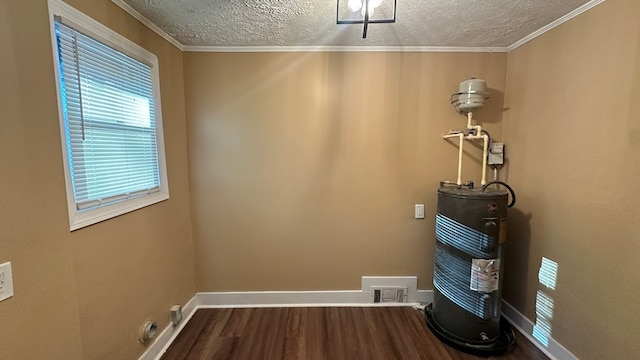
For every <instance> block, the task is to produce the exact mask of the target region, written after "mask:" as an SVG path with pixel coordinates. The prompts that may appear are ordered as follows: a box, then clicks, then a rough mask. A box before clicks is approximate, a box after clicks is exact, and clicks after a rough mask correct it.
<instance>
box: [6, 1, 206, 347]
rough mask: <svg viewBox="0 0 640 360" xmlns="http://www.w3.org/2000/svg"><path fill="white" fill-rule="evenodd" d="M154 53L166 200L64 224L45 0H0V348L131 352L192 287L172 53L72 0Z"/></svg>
mask: <svg viewBox="0 0 640 360" xmlns="http://www.w3.org/2000/svg"><path fill="white" fill-rule="evenodd" d="M69 4H71V5H73V6H76V7H77V8H78V9H79V10H81V11H83V12H84V13H85V14H87V15H89V16H91V17H93V18H94V19H96V20H98V21H100V22H102V23H103V24H106V25H107V26H109V27H111V28H112V29H114V30H116V31H118V32H120V33H121V34H124V35H125V36H127V37H128V38H130V39H132V40H133V41H135V42H137V43H139V44H141V45H142V46H143V47H145V48H147V49H148V50H150V51H152V52H154V53H155V54H156V55H157V56H158V58H159V62H160V72H161V91H162V105H163V115H164V129H165V145H166V152H167V165H168V175H169V182H170V184H169V185H170V193H171V199H169V200H167V201H165V202H163V203H160V204H156V205H153V206H150V207H147V208H144V209H141V210H138V211H135V212H133V213H129V214H125V215H122V216H120V217H118V218H115V219H111V220H108V221H105V222H102V223H100V224H96V225H93V226H90V227H88V228H84V229H81V230H77V231H75V232H73V233H70V232H69V224H68V218H67V208H66V195H65V185H64V176H63V170H62V150H61V142H60V135H59V134H60V132H59V125H58V124H59V122H58V114H57V100H56V91H55V80H54V72H53V60H52V59H53V55H52V51H51V40H50V34H49V21H48V14H47V2H46V1H45V0H29V1H23V0H1V1H0V48H2V52H0V123H1V129H2V130H1V131H0V168H1V169H2V175H1V176H0V194H1V196H2V198H1V200H0V262H5V261H11V262H12V263H13V271H14V280H15V284H14V286H15V293H16V294H15V296H14V297H13V298H11V299H9V300H6V301H3V302H1V303H0V324H2V325H1V326H0V358H1V359H12V360H13V359H19V360H21V359H61V360H62V359H64V360H72V359H135V358H137V357H138V356H139V355H140V354H141V353H142V352H143V351H144V347H143V346H142V345H141V344H139V343H138V342H137V340H136V339H137V331H138V328H139V326H140V325H141V324H142V322H143V321H144V320H145V319H146V318H152V319H155V320H157V321H158V324H159V326H160V327H161V328H163V327H164V326H166V325H167V324H168V309H169V307H170V306H171V305H173V304H175V303H184V302H185V301H186V300H188V299H189V298H190V297H191V296H192V295H193V293H194V292H195V277H194V265H193V241H192V234H191V225H190V205H189V184H188V170H187V145H186V121H185V109H184V83H183V75H182V67H183V64H182V54H181V52H180V51H179V50H177V49H175V48H174V47H173V46H171V45H170V44H168V43H167V42H165V41H164V40H162V39H161V38H160V37H158V36H157V35H155V34H153V33H152V32H151V31H150V30H148V29H147V28H146V27H144V26H143V25H141V24H140V23H138V22H137V21H135V20H134V19H132V18H131V17H130V16H129V15H127V14H126V13H124V12H123V11H122V10H120V9H119V8H118V7H116V6H115V5H114V4H112V3H111V2H110V1H106V0H91V1H87V0H73V1H69Z"/></svg>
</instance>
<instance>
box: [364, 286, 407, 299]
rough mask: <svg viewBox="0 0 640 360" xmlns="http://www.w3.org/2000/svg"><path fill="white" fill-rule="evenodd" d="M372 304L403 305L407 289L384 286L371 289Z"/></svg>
mask: <svg viewBox="0 0 640 360" xmlns="http://www.w3.org/2000/svg"><path fill="white" fill-rule="evenodd" d="M372 290H373V291H372V293H373V302H374V303H405V302H407V287H405V286H385V287H376V286H374V287H372Z"/></svg>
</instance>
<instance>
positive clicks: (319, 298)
mask: <svg viewBox="0 0 640 360" xmlns="http://www.w3.org/2000/svg"><path fill="white" fill-rule="evenodd" d="M376 281H377V282H376V284H375V285H387V284H386V283H382V284H378V282H379V281H378V280H376ZM369 285H373V284H369V280H363V288H364V289H366V288H367V287H368V286H369ZM410 289H411V288H410ZM409 293H410V294H411V290H409ZM413 294H414V295H412V296H411V297H410V300H411V302H407V303H383V304H380V303H375V304H374V303H372V302H371V291H366V290H329V291H241V292H200V293H196V294H195V295H194V296H193V298H191V300H189V302H187V304H186V305H185V306H184V307H183V310H182V313H183V316H184V319H183V320H182V322H181V323H180V325H178V326H176V327H174V326H172V325H171V324H169V325H168V326H167V327H166V328H165V329H164V330H163V331H162V332H161V333H160V334H159V335H158V337H157V338H156V341H155V342H154V343H153V344H151V345H150V346H149V347H148V348H147V350H146V351H145V352H144V354H142V356H140V358H139V360H159V359H160V357H162V355H163V354H164V353H165V352H166V351H167V349H168V348H169V345H171V343H172V342H173V341H174V340H175V338H176V337H177V336H178V334H179V333H180V331H182V329H183V328H184V326H185V325H186V324H187V323H188V322H189V320H190V319H191V317H192V316H193V314H194V313H195V312H196V310H197V309H206V308H230V307H234V308H247V307H255V308H257V307H283V306H286V307H336V306H342V307H344V306H414V305H418V304H429V303H431V302H433V290H416V291H415V292H414V293H413ZM502 315H504V317H505V318H506V319H507V320H508V321H509V322H510V323H511V324H512V325H513V326H514V327H515V328H516V329H517V330H518V331H520V332H521V333H522V334H523V335H524V336H525V337H526V338H527V339H529V341H531V342H532V343H533V344H534V345H535V346H536V347H538V348H539V349H540V350H541V351H542V352H544V353H545V354H546V355H547V356H548V357H549V358H550V359H552V360H578V358H577V357H575V356H574V355H573V354H572V353H571V352H569V350H567V349H566V348H565V347H563V346H562V345H561V344H560V343H558V342H557V341H555V340H554V339H552V338H550V339H549V344H548V345H547V346H544V345H543V344H542V343H540V342H539V341H538V340H536V339H535V338H534V337H533V336H532V333H533V323H532V322H531V321H530V320H529V319H527V318H526V317H525V316H524V315H522V314H521V313H520V312H518V311H517V310H516V309H515V308H514V307H513V306H511V305H510V304H509V303H507V302H505V301H502Z"/></svg>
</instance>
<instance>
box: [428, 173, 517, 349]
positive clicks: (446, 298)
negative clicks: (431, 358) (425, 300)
mask: <svg viewBox="0 0 640 360" xmlns="http://www.w3.org/2000/svg"><path fill="white" fill-rule="evenodd" d="M492 184H493V183H489V184H487V186H483V187H482V188H473V185H471V184H467V185H466V186H463V187H458V186H456V185H447V184H444V183H443V184H442V185H441V186H440V188H439V189H438V205H437V214H436V234H435V235H436V248H435V266H434V275H433V285H434V292H433V297H434V299H433V303H432V304H431V306H430V307H429V308H428V311H427V323H428V325H429V327H430V328H431V330H432V331H433V332H434V333H435V334H436V335H438V337H440V338H441V339H443V340H445V341H446V342H448V343H450V344H452V345H454V346H456V345H458V346H459V347H464V349H463V350H471V352H476V353H481V354H483V355H484V354H487V353H501V352H504V351H505V350H506V348H508V346H509V345H510V343H511V342H512V339H511V338H510V337H512V336H513V334H512V333H509V332H506V333H505V332H504V331H503V330H504V327H505V326H504V325H501V319H500V302H501V290H502V286H501V284H502V270H503V243H504V242H505V241H506V224H507V207H508V204H507V202H508V197H509V192H508V191H507V190H503V189H495V188H489V187H488V185H492ZM505 347H506V348H505Z"/></svg>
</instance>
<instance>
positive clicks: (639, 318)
mask: <svg viewBox="0 0 640 360" xmlns="http://www.w3.org/2000/svg"><path fill="white" fill-rule="evenodd" d="M638 14H640V2H638V1H636V0H613V1H607V2H605V3H603V4H601V5H599V6H597V7H596V8H594V9H592V10H590V11H588V12H587V13H585V14H583V15H580V16H579V17H577V18H575V19H573V20H571V21H569V22H568V23H566V24H564V25H562V26H560V27H558V28H556V29H554V30H553V31H551V32H549V33H547V34H545V35H543V36H541V37H539V38H537V39H535V40H534V41H532V42H530V43H528V44H526V45H524V46H522V47H520V48H518V49H517V50H515V51H513V52H512V53H510V54H509V58H508V59H509V61H508V75H507V79H508V80H507V99H506V102H505V105H506V107H508V108H509V110H508V111H506V112H505V120H504V134H505V135H504V137H505V140H506V142H507V144H508V146H509V147H508V152H507V154H508V157H509V159H510V165H509V177H508V179H509V182H510V183H511V184H512V185H513V186H514V187H515V188H516V190H517V191H518V196H519V200H518V205H517V209H516V211H515V212H512V213H510V214H509V216H510V217H511V223H512V227H511V229H510V230H512V232H511V235H510V237H511V242H510V245H511V247H510V249H509V252H508V254H507V270H508V272H507V274H506V276H507V279H506V284H505V294H504V296H505V298H506V299H507V301H509V302H511V303H512V304H513V305H515V306H516V307H517V308H518V309H519V310H520V311H521V312H523V313H525V314H526V315H527V316H528V317H529V318H530V319H535V298H536V291H537V290H538V289H544V287H542V286H540V285H538V280H537V273H538V267H539V266H540V261H541V258H542V257H547V258H549V259H551V260H553V261H555V262H557V263H558V265H559V269H558V284H557V288H556V289H555V290H554V291H550V290H545V291H546V292H547V293H548V294H549V295H550V296H551V297H552V298H553V299H554V317H553V320H552V322H551V324H552V336H553V337H554V338H555V339H556V340H558V341H559V342H560V343H562V344H563V345H564V346H566V347H567V348H568V349H569V350H570V351H572V352H573V353H574V354H575V355H577V356H578V357H579V358H580V359H584V360H589V359H594V360H595V359H636V358H638V354H640V342H638V335H637V333H638V330H639V329H640V325H639V324H640V303H638V298H640V287H639V284H640V268H639V267H638V266H637V258H638V255H640V241H639V240H640V228H638V224H639V223H640V207H639V206H638V204H639V203H640V191H638V189H637V187H638V179H639V178H640V97H639V96H638V94H640V22H639V21H638Z"/></svg>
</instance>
